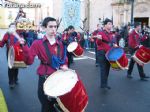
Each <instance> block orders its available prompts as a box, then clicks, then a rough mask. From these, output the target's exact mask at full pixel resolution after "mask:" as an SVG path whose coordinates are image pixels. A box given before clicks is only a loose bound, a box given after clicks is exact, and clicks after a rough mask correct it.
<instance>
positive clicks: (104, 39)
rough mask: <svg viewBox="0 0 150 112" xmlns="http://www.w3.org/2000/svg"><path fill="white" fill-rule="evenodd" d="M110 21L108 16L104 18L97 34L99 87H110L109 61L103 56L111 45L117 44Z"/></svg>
mask: <svg viewBox="0 0 150 112" xmlns="http://www.w3.org/2000/svg"><path fill="white" fill-rule="evenodd" d="M111 28H112V21H111V20H110V19H108V18H106V19H105V20H104V28H103V30H102V31H100V32H99V33H98V35H97V56H98V63H99V65H100V75H101V88H104V89H111V88H110V86H108V76H109V70H110V63H109V62H108V60H107V59H106V57H105V54H106V52H107V51H108V50H109V49H110V48H111V47H112V46H114V47H115V46H117V44H116V42H115V39H114V38H113V36H112V33H111Z"/></svg>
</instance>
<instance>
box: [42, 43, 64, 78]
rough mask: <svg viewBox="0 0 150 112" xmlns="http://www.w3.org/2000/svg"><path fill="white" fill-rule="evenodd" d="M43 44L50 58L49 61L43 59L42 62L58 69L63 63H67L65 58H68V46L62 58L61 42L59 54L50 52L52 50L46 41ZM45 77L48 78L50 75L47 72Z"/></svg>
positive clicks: (58, 49)
mask: <svg viewBox="0 0 150 112" xmlns="http://www.w3.org/2000/svg"><path fill="white" fill-rule="evenodd" d="M43 46H44V48H45V51H46V54H47V57H48V59H49V63H48V62H42V61H41V64H43V65H48V66H51V67H52V68H54V69H56V70H58V69H59V67H60V66H61V65H62V64H64V63H65V59H66V46H64V57H63V59H61V57H60V45H59V44H58V45H57V56H56V55H53V54H51V53H50V50H49V48H48V44H47V42H46V41H44V42H43ZM46 72H47V69H46ZM44 77H45V79H47V77H48V75H46V74H45V75H44Z"/></svg>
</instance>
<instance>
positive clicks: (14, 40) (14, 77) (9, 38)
mask: <svg viewBox="0 0 150 112" xmlns="http://www.w3.org/2000/svg"><path fill="white" fill-rule="evenodd" d="M18 39H20V37H19V36H18V35H17V33H16V24H15V23H11V24H10V25H9V29H8V32H7V33H6V34H5V35H4V37H3V39H2V41H0V47H3V46H4V45H5V44H6V46H7V51H6V55H7V59H8V51H9V48H10V47H11V46H13V45H15V44H19V42H18ZM8 77H9V86H10V88H14V87H15V84H18V69H17V68H11V69H10V68H9V67H8Z"/></svg>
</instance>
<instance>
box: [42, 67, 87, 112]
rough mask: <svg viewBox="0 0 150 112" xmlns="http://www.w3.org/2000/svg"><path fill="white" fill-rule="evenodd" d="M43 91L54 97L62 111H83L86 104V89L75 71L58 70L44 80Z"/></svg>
mask: <svg viewBox="0 0 150 112" xmlns="http://www.w3.org/2000/svg"><path fill="white" fill-rule="evenodd" d="M43 89H44V93H45V94H46V95H48V96H50V97H55V98H56V100H57V102H58V104H59V106H60V107H61V109H62V110H63V111H64V112H83V111H84V109H85V108H86V106H87V104H88V96H87V93H86V90H85V88H84V86H83V84H82V82H81V80H80V79H79V77H78V76H77V74H76V72H75V71H73V70H71V69H69V70H67V71H62V70H58V71H56V72H54V73H53V74H51V75H50V76H49V77H48V78H47V79H46V81H45V82H44V86H43Z"/></svg>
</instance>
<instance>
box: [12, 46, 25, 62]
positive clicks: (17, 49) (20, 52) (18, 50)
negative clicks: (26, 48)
mask: <svg viewBox="0 0 150 112" xmlns="http://www.w3.org/2000/svg"><path fill="white" fill-rule="evenodd" d="M13 47H14V51H15V61H23V59H24V55H23V50H22V49H21V47H20V46H19V45H16V46H13Z"/></svg>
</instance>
